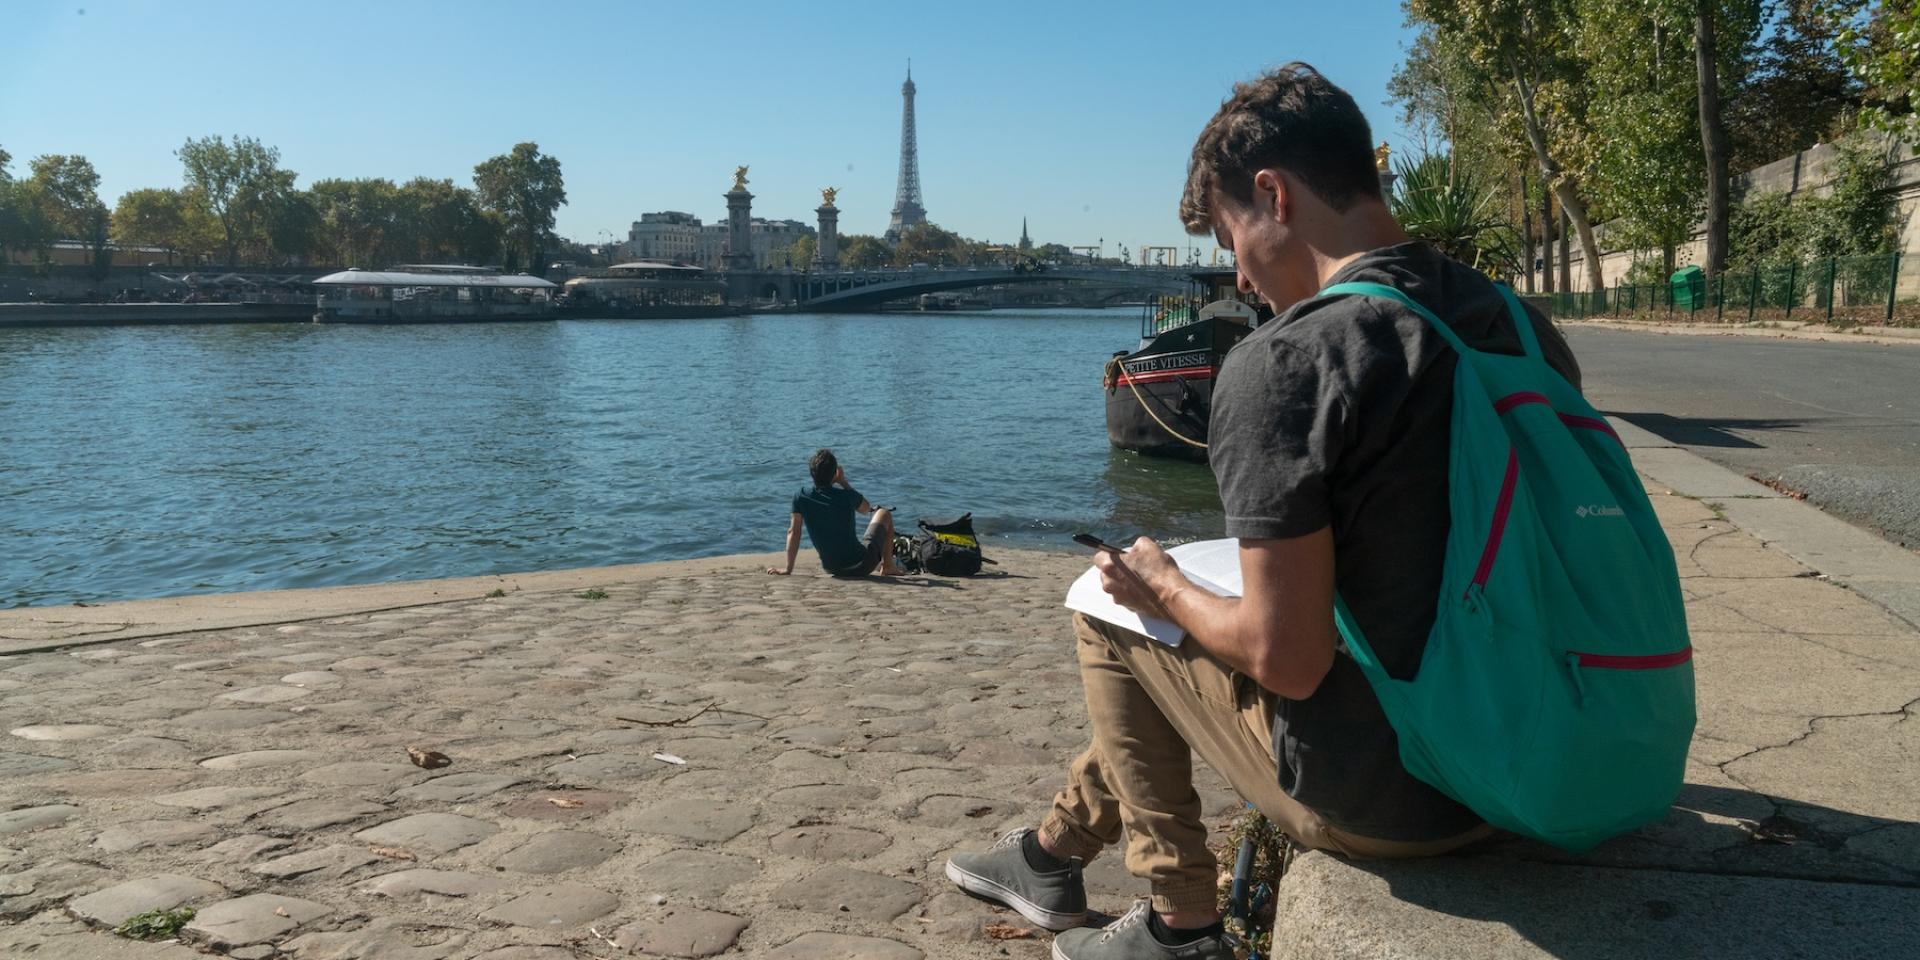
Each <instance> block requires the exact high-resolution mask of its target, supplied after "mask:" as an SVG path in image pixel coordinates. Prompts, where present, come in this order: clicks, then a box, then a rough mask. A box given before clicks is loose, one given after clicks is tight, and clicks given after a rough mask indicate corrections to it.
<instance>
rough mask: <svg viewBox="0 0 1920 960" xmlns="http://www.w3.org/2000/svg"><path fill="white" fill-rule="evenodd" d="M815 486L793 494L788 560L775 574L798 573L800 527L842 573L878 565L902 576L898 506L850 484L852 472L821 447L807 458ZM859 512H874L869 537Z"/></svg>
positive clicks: (859, 573)
mask: <svg viewBox="0 0 1920 960" xmlns="http://www.w3.org/2000/svg"><path fill="white" fill-rule="evenodd" d="M807 472H808V473H809V474H811V475H812V477H813V486H810V487H804V488H802V489H801V490H800V492H799V493H796V494H794V495H793V514H792V516H791V518H790V519H789V521H788V523H787V565H786V567H785V568H784V569H783V568H781V567H768V568H767V572H768V573H771V574H774V575H775V576H782V577H784V576H786V575H788V574H790V573H792V572H793V561H794V558H796V557H798V556H799V554H800V530H801V527H802V526H805V528H806V531H807V538H808V539H810V540H812V541H813V549H814V550H816V551H818V552H819V554H820V567H821V569H824V570H826V571H827V572H828V573H830V574H833V575H834V576H836V577H864V576H866V575H867V574H870V573H872V572H873V571H874V569H875V568H876V567H877V568H879V570H880V575H881V576H885V577H897V576H900V575H901V574H903V573H906V571H905V570H903V569H901V568H900V567H899V565H897V564H895V563H894V562H893V511H892V510H889V509H887V508H886V507H881V508H880V509H878V510H875V509H874V508H873V504H870V503H868V502H867V499H866V498H865V497H862V496H861V495H860V492H859V491H857V490H855V489H853V487H851V486H849V485H848V484H847V473H846V471H844V470H842V469H840V462H839V461H838V460H836V459H835V458H834V456H833V451H832V450H821V451H819V452H817V453H815V454H814V455H813V459H812V460H810V461H808V463H807ZM855 512H859V513H871V514H873V519H872V520H871V521H869V522H868V523H867V538H866V542H865V543H862V542H861V541H860V540H859V539H858V538H856V537H855V536H854V535H853V515H854V513H855Z"/></svg>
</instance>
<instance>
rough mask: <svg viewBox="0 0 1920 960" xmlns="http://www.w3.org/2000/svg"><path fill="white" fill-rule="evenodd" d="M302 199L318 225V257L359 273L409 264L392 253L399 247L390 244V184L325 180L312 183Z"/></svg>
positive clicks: (393, 214)
mask: <svg viewBox="0 0 1920 960" xmlns="http://www.w3.org/2000/svg"><path fill="white" fill-rule="evenodd" d="M308 193H309V194H310V195H311V196H312V198H313V207H314V211H315V213H316V215H317V219H318V222H319V231H318V232H319V240H320V243H319V247H320V251H321V256H323V257H325V258H327V259H328V260H331V261H332V262H333V263H336V264H339V265H340V266H343V267H361V268H364V269H373V268H378V267H383V266H388V265H390V264H392V263H396V262H400V261H404V260H407V259H411V253H410V251H404V250H398V249H396V247H398V246H402V244H398V243H395V242H394V241H396V240H397V239H398V238H397V237H396V236H395V234H396V233H397V228H396V224H397V223H398V221H399V219H400V200H399V188H397V187H395V186H394V185H393V181H391V180H387V179H383V178H380V177H368V178H363V179H359V180H339V179H328V180H321V181H318V182H316V183H314V185H313V187H312V189H310V190H309V191H308ZM396 254H398V255H397V256H396Z"/></svg>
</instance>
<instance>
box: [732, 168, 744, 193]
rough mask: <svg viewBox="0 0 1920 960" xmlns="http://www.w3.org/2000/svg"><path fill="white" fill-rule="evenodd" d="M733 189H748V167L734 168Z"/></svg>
mask: <svg viewBox="0 0 1920 960" xmlns="http://www.w3.org/2000/svg"><path fill="white" fill-rule="evenodd" d="M733 189H734V190H736V191H743V190H745V189H747V168H746V167H734V168H733Z"/></svg>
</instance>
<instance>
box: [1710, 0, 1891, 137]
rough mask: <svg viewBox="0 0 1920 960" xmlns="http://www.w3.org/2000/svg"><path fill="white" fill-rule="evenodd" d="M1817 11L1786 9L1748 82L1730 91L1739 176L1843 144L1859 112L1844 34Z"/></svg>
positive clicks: (1753, 61) (1800, 4)
mask: <svg viewBox="0 0 1920 960" xmlns="http://www.w3.org/2000/svg"><path fill="white" fill-rule="evenodd" d="M1817 6H1818V4H1816V3H1814V2H1811V0H1793V2H1789V3H1785V4H1782V5H1781V9H1780V10H1779V11H1778V15H1777V16H1775V17H1774V18H1773V19H1772V20H1771V22H1769V23H1767V24H1766V25H1765V27H1764V31H1765V32H1764V36H1763V37H1762V38H1761V39H1760V41H1759V42H1758V43H1757V45H1756V47H1755V49H1754V52H1753V55H1752V57H1751V58H1750V59H1749V61H1748V63H1747V68H1746V70H1745V72H1744V76H1742V77H1741V78H1740V80H1741V82H1740V83H1737V84H1734V85H1731V86H1730V87H1729V86H1728V85H1725V84H1723V89H1722V92H1723V94H1724V95H1725V97H1726V108H1725V116H1726V125H1727V135H1728V139H1729V140H1731V141H1732V145H1733V157H1732V161H1731V169H1732V170H1733V171H1734V172H1735V173H1740V172H1743V171H1747V170H1752V169H1754V168H1755V167H1760V166H1764V165H1766V164H1769V163H1772V162H1773V161H1775V160H1779V159H1781V158H1782V157H1790V156H1793V155H1794V154H1796V153H1799V152H1800V151H1802V150H1805V149H1807V148H1808V147H1811V146H1813V145H1814V144H1817V143H1829V142H1832V141H1834V140H1836V139H1838V138H1839V137H1840V136H1841V135H1842V134H1843V133H1845V132H1846V130H1847V129H1848V127H1849V125H1851V124H1852V122H1853V117H1854V114H1855V113H1857V112H1858V111H1859V109H1860V84H1859V83H1858V81H1856V80H1855V79H1854V77H1853V75H1852V73H1851V72H1850V71H1849V70H1848V69H1847V65H1846V64H1845V63H1844V62H1843V61H1842V60H1841V58H1840V49H1839V45H1838V35H1837V33H1838V27H1837V25H1836V24H1834V23H1833V21H1832V19H1831V18H1830V17H1827V16H1825V15H1823V14H1822V13H1821V12H1820V11H1819V10H1817V9H1815V8H1816V7H1817Z"/></svg>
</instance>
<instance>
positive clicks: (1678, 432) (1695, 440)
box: [1606, 410, 1806, 450]
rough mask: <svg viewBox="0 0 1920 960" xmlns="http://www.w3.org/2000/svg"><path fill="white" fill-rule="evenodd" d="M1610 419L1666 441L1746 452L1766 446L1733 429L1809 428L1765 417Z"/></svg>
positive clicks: (1612, 414)
mask: <svg viewBox="0 0 1920 960" xmlns="http://www.w3.org/2000/svg"><path fill="white" fill-rule="evenodd" d="M1606 414H1607V416H1609V417H1619V418H1620V419H1622V420H1625V421H1627V422H1628V423H1631V424H1633V425H1634V426H1636V427H1639V428H1641V429H1643V430H1647V431H1651V432H1652V433H1655V434H1658V435H1659V436H1660V438H1661V439H1663V440H1671V441H1673V442H1674V443H1678V444H1681V445H1683V446H1689V447H1728V448H1738V449H1746V450H1761V449H1765V448H1766V444H1763V443H1755V442H1753V441H1752V440H1748V439H1747V438H1745V437H1742V436H1737V435H1735V434H1733V433H1730V432H1728V431H1731V430H1752V431H1760V430H1796V429H1799V428H1800V427H1804V426H1806V421H1805V420H1777V419H1766V418H1749V419H1742V418H1738V417H1675V416H1669V415H1667V414H1664V413H1617V412H1614V411H1611V410H1609V411H1606Z"/></svg>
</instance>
